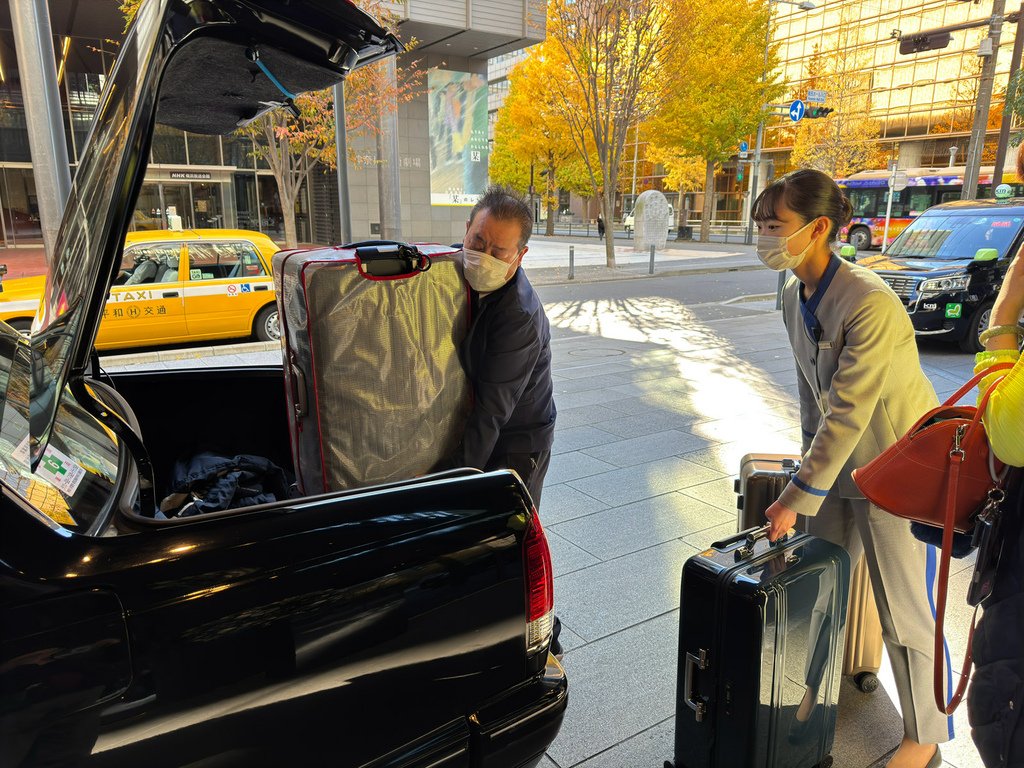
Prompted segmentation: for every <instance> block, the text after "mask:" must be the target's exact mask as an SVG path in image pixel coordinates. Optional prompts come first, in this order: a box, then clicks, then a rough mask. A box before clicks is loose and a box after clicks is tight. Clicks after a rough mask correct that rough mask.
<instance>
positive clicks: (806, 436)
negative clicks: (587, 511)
mask: <svg viewBox="0 0 1024 768" xmlns="http://www.w3.org/2000/svg"><path fill="white" fill-rule="evenodd" d="M833 259H834V261H833V265H832V266H831V267H830V269H834V273H833V274H832V277H831V282H830V283H828V285H825V282H824V281H822V284H820V285H819V286H818V289H817V290H816V291H815V294H816V296H815V297H812V298H811V300H809V302H808V306H810V305H811V304H812V303H813V302H814V301H815V300H816V299H817V301H818V302H819V303H818V304H817V306H816V308H815V311H814V313H813V318H812V320H811V325H812V326H813V324H814V321H815V320H816V321H817V324H819V325H820V330H819V331H818V332H817V333H815V332H814V330H813V328H812V329H809V328H808V323H807V321H805V317H804V312H803V311H802V308H801V302H800V291H801V290H802V284H801V283H800V281H799V280H797V279H796V277H791V278H790V280H789V281H788V282H787V283H786V286H785V288H784V289H783V295H782V316H783V320H784V322H785V324H786V330H787V332H788V334H789V340H790V344H791V345H792V347H793V354H794V356H795V357H796V367H797V382H798V384H799V388H800V422H801V431H802V433H803V463H802V464H801V466H800V471H799V472H797V474H796V476H795V478H794V479H793V481H792V482H791V483H790V484H789V485H788V486H787V487H786V488H785V490H784V491H783V493H782V496H781V497H780V501H781V502H782V503H783V504H785V505H786V506H787V507H789V508H791V509H793V510H794V511H796V512H798V513H800V514H803V515H814V514H816V513H817V511H818V508H819V507H820V506H821V503H822V501H823V500H824V498H825V496H827V495H828V494H829V493H830V492H831V493H832V494H833V495H838V496H840V497H844V498H862V495H861V493H860V491H859V490H858V489H857V487H856V485H854V483H853V479H852V477H851V472H853V470H854V469H855V468H856V467H860V466H863V465H864V464H867V463H868V462H869V461H871V459H873V458H875V457H876V456H877V455H878V454H879V453H881V452H882V451H883V450H885V449H886V448H888V447H889V446H890V445H892V444H893V443H895V442H896V441H897V440H898V439H899V438H900V437H902V436H903V435H904V434H905V433H906V432H907V430H909V429H910V427H912V426H913V425H914V422H916V421H917V420H918V419H919V418H920V417H921V416H922V415H923V414H924V413H925V411H927V410H928V409H930V408H934V407H935V406H936V405H937V404H938V398H937V397H936V396H935V390H934V389H933V388H932V385H931V382H930V381H929V380H928V378H927V376H925V374H924V371H922V370H921V361H920V359H919V357H918V354H917V342H916V340H915V338H914V329H913V326H912V325H911V323H910V318H909V317H908V315H907V310H906V309H905V308H904V307H903V304H902V303H900V300H899V298H898V297H897V296H896V294H895V293H893V291H892V289H890V288H889V286H887V285H886V284H885V283H884V282H883V281H882V280H881V278H879V277H878V276H877V275H876V274H875V273H874V272H871V271H870V270H867V269H865V268H863V267H859V266H857V265H856V264H851V263H849V262H847V261H844V260H842V259H840V258H838V257H833Z"/></svg>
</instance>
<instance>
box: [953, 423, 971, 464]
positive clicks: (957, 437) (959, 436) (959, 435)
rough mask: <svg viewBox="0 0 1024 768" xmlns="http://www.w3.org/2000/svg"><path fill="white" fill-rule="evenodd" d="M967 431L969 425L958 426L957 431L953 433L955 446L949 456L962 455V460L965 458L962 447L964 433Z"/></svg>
mask: <svg viewBox="0 0 1024 768" xmlns="http://www.w3.org/2000/svg"><path fill="white" fill-rule="evenodd" d="M966 432H967V425H966V424H960V425H958V426H957V428H956V431H955V432H954V433H953V448H952V450H950V452H949V458H951V459H952V458H953V457H954V456H958V457H960V460H961V461H963V459H964V449H963V447H962V443H963V439H964V434H965V433H966Z"/></svg>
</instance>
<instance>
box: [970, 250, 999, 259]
mask: <svg viewBox="0 0 1024 768" xmlns="http://www.w3.org/2000/svg"><path fill="white" fill-rule="evenodd" d="M998 258H999V251H998V250H997V249H995V248H979V249H978V250H977V251H976V252H975V254H974V260H975V261H995V260H996V259H998Z"/></svg>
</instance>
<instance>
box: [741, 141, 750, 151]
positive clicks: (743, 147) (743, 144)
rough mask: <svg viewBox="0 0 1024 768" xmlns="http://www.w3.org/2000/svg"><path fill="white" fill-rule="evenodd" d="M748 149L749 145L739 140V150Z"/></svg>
mask: <svg viewBox="0 0 1024 768" xmlns="http://www.w3.org/2000/svg"><path fill="white" fill-rule="evenodd" d="M748 149H750V147H748V146H747V142H745V141H741V142H740V152H746V151H747V150H748Z"/></svg>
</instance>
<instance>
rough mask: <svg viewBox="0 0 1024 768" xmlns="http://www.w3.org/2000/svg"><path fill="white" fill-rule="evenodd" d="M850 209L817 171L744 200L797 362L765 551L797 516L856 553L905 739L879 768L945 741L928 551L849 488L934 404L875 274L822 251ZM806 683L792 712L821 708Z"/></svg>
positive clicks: (805, 714) (899, 313)
mask: <svg viewBox="0 0 1024 768" xmlns="http://www.w3.org/2000/svg"><path fill="white" fill-rule="evenodd" d="M851 212H852V211H851V208H850V203H849V202H848V201H847V200H846V198H845V197H843V195H842V192H840V190H839V188H838V187H837V186H836V184H835V182H834V181H833V180H832V179H831V178H829V177H828V176H827V175H825V174H824V173H821V172H819V171H813V170H800V171H795V172H793V173H790V174H788V175H787V176H784V177H783V178H781V179H779V180H778V181H776V182H774V183H773V184H771V185H770V186H769V187H768V188H767V189H765V191H764V192H762V193H761V194H760V195H759V196H758V198H757V200H756V201H755V202H754V209H753V218H754V221H756V222H757V227H758V239H757V251H758V256H759V257H760V258H761V260H762V261H763V262H764V264H765V265H766V266H767V267H769V268H770V269H774V270H777V271H782V270H786V269H789V270H792V272H793V277H791V278H790V280H789V282H788V283H787V284H786V286H785V289H784V291H783V320H784V321H785V324H786V329H787V331H788V334H789V340H790V344H791V345H792V347H793V354H794V356H795V358H796V367H797V382H798V386H799V392H800V421H801V427H802V433H803V461H802V463H801V466H800V470H799V471H798V472H797V473H796V475H795V476H794V477H793V480H792V482H791V483H790V484H789V485H788V486H787V487H786V489H785V490H784V491H783V493H782V495H781V496H780V498H779V500H778V501H777V502H775V503H774V504H772V506H771V507H769V508H768V510H767V512H766V515H767V517H768V519H769V520H770V522H771V525H772V528H771V535H770V538H771V539H772V540H773V541H774V540H776V539H777V538H779V537H780V536H782V535H783V534H784V533H785V532H786V531H788V530H789V529H790V528H792V527H794V526H795V525H796V524H797V515H798V514H799V515H804V516H805V519H806V525H805V527H806V530H807V531H808V532H809V533H812V534H814V535H816V536H820V537H822V538H824V539H828V540H829V541H832V542H834V543H836V544H839V545H841V546H843V547H844V548H845V549H846V550H847V551H848V552H849V553H850V558H851V562H857V561H858V560H859V559H860V556H861V553H864V554H865V555H866V559H867V565H868V570H869V572H870V575H871V584H872V586H873V587H874V593H875V599H876V601H877V604H878V614H879V618H880V619H881V624H882V635H883V639H884V640H885V645H886V649H887V651H888V653H889V659H890V661H891V663H892V669H893V674H894V677H895V679H896V687H897V690H898V693H899V701H900V709H901V710H902V713H903V728H904V737H903V741H902V742H901V744H900V745H899V747H898V749H897V750H896V752H895V753H894V754H893V755H892V757H891V758H890V760H889V762H888V764H887V765H888V766H889V768H926V767H927V768H934V767H937V766H940V765H941V764H942V757H941V755H940V753H939V749H938V746H937V745H938V743H939V742H944V741H948V740H949V739H951V738H952V737H953V726H952V718H947V717H946V716H945V715H943V714H941V713H940V712H939V711H938V710H937V708H936V707H935V703H934V699H933V695H932V674H933V663H932V659H933V653H932V647H933V637H934V631H935V619H934V608H933V605H934V604H933V589H934V581H935V563H936V557H935V550H934V549H933V548H932V547H930V546H928V545H926V544H922V543H921V542H919V541H917V540H916V539H915V538H914V537H913V536H912V535H911V533H910V527H909V525H908V524H907V522H906V521H905V520H900V519H898V518H895V517H893V516H892V515H889V514H887V513H886V512H883V511H881V510H879V509H877V508H876V507H873V506H871V505H870V504H869V503H868V501H867V500H866V499H864V498H863V497H862V496H861V494H860V492H859V491H858V489H857V487H856V486H855V485H854V483H853V480H852V478H851V473H852V471H853V469H854V468H856V467H859V466H863V465H864V464H867V463H868V462H869V461H870V460H871V459H873V458H875V457H876V456H877V455H878V454H879V453H881V452H882V451H883V450H884V449H885V448H887V447H888V446H890V445H892V444H893V443H895V442H896V440H897V439H899V438H900V437H901V436H902V435H903V434H904V433H905V432H906V431H907V430H908V429H909V428H910V427H911V426H912V425H913V424H914V422H915V421H916V420H917V419H918V418H920V416H921V415H922V414H923V413H924V412H925V411H926V410H928V409H929V408H932V407H934V406H936V405H937V404H938V399H937V398H936V396H935V391H934V389H933V388H932V385H931V383H930V382H929V381H928V378H927V377H926V376H925V374H924V373H923V371H922V370H921V364H920V360H919V359H918V354H917V344H916V341H915V339H914V330H913V327H912V326H911V324H910V319H909V317H908V316H907V311H906V309H905V308H904V307H903V305H902V303H901V302H900V300H899V298H898V297H897V296H896V294H895V293H893V292H892V290H891V289H890V288H889V287H888V286H887V285H886V284H885V283H884V282H883V281H882V280H881V279H880V278H879V277H878V276H877V275H875V274H874V273H873V272H871V271H869V270H867V269H864V268H863V267H858V266H856V265H855V264H850V263H849V262H846V261H844V260H843V259H840V258H839V257H838V256H837V255H836V254H835V253H833V251H832V248H831V245H832V243H834V242H835V241H836V237H837V235H838V233H839V230H840V229H841V228H842V227H843V226H845V225H846V224H847V223H849V221H850V214H851ZM820 693H821V692H819V691H818V690H817V689H816V687H815V686H814V685H813V684H811V683H810V682H809V683H808V685H807V689H806V692H805V695H804V698H803V701H802V702H801V704H800V707H799V709H798V710H797V713H796V720H797V722H798V723H800V722H803V721H807V720H809V719H810V718H811V717H812V716H814V714H815V709H816V708H817V707H818V706H819V704H820V696H819V694H820Z"/></svg>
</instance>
